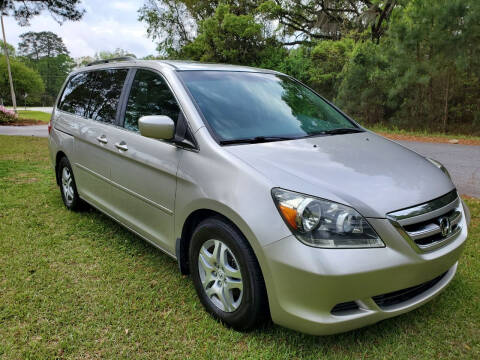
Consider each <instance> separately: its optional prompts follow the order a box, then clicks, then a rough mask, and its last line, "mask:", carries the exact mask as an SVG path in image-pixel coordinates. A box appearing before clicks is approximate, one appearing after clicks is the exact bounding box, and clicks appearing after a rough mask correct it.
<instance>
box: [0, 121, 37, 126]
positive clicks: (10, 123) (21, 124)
mask: <svg viewBox="0 0 480 360" xmlns="http://www.w3.org/2000/svg"><path fill="white" fill-rule="evenodd" d="M27 125H46V123H45V122H43V121H40V120H35V119H17V120H15V121H14V122H8V123H7V122H0V126H27Z"/></svg>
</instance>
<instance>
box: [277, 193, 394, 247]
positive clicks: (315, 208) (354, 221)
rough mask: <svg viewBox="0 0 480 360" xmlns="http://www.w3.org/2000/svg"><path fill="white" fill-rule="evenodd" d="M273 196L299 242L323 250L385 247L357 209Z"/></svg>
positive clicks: (304, 198)
mask: <svg viewBox="0 0 480 360" xmlns="http://www.w3.org/2000/svg"><path fill="white" fill-rule="evenodd" d="M272 196H273V200H274V201H275V204H276V205H277V209H278V211H279V212H280V215H282V218H283V220H284V221H285V223H286V224H287V225H288V227H289V228H290V229H291V230H292V232H293V234H294V235H295V236H296V238H297V239H298V240H300V241H301V242H303V243H304V244H306V245H310V246H315V247H320V248H376V247H384V246H385V244H384V243H383V242H382V240H380V237H379V236H378V235H377V233H376V232H375V230H373V228H372V227H371V226H370V224H369V223H368V222H367V220H365V218H364V217H363V216H362V215H360V214H359V213H358V212H357V211H356V210H355V209H353V208H351V207H348V206H346V205H342V204H338V203H335V202H332V201H328V200H324V199H319V198H315V197H313V196H308V195H304V194H300V193H296V192H293V191H288V190H283V189H279V188H274V189H272Z"/></svg>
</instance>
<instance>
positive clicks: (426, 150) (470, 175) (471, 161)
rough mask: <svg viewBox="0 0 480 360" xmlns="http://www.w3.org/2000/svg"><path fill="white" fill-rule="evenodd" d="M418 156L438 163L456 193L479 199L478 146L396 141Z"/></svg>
mask: <svg viewBox="0 0 480 360" xmlns="http://www.w3.org/2000/svg"><path fill="white" fill-rule="evenodd" d="M398 143H400V144H402V145H403V146H406V147H408V148H410V149H412V150H413V151H416V152H417V153H419V154H420V155H423V156H428V157H430V158H432V159H435V160H438V161H440V162H441V163H442V164H443V165H444V166H445V167H446V168H447V170H448V172H449V173H450V175H451V177H452V179H453V182H454V183H455V185H456V186H457V189H458V192H459V193H460V194H462V195H469V196H474V197H477V198H480V146H472V145H458V144H436V143H423V142H413V141H398Z"/></svg>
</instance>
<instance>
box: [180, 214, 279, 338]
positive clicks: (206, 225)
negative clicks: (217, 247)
mask: <svg viewBox="0 0 480 360" xmlns="http://www.w3.org/2000/svg"><path fill="white" fill-rule="evenodd" d="M212 239H215V240H220V241H221V242H223V243H224V244H225V245H227V247H228V248H229V251H231V252H232V253H233V255H234V258H235V260H234V261H236V262H238V265H239V266H240V273H241V276H242V279H241V280H242V282H243V293H242V296H241V301H240V302H239V305H238V307H237V308H236V309H235V310H234V311H230V312H226V311H223V310H222V309H221V308H219V307H218V306H217V305H215V303H214V302H213V301H212V300H211V299H210V298H209V296H207V293H206V290H205V289H204V287H203V285H202V281H201V275H200V271H201V270H199V253H200V250H201V248H202V246H203V245H204V244H208V243H207V242H208V241H209V240H212ZM189 263H190V272H191V275H192V278H193V283H194V286H195V290H196V291H197V294H198V297H199V298H200V301H201V302H202V304H203V306H204V307H205V309H206V310H207V312H209V313H210V314H211V315H212V316H213V317H214V318H215V319H217V320H219V321H221V322H223V323H225V324H226V325H228V326H231V327H232V328H234V329H236V330H240V331H248V330H251V329H254V328H257V327H259V326H261V325H263V324H265V323H266V322H267V321H268V320H269V319H270V312H269V308H268V299H267V292H266V289H265V282H264V280H263V276H262V272H261V270H260V266H259V264H258V261H257V258H256V257H255V254H254V253H253V250H252V248H251V247H250V245H249V244H248V242H247V240H246V239H245V238H244V237H243V235H242V234H241V233H240V232H239V231H238V230H237V229H236V228H235V227H234V226H233V225H231V224H230V223H228V222H227V221H225V220H223V219H222V218H220V217H218V218H217V217H213V218H209V219H206V220H204V221H202V222H201V223H200V224H199V225H198V226H197V227H196V229H195V230H194V232H193V234H192V238H191V241H190V250H189ZM230 310H231V309H230Z"/></svg>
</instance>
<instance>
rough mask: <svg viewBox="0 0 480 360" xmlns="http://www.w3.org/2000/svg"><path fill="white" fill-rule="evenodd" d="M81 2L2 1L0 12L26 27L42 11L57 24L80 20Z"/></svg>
mask: <svg viewBox="0 0 480 360" xmlns="http://www.w3.org/2000/svg"><path fill="white" fill-rule="evenodd" d="M80 3H81V0H35V1H23V0H2V1H1V2H0V12H1V13H2V14H4V15H7V16H14V17H15V19H16V20H17V21H18V23H19V24H20V25H22V26H24V25H28V24H29V21H30V19H31V18H33V17H34V16H36V15H39V14H40V13H41V12H42V11H44V10H46V11H48V12H49V13H50V14H51V15H52V17H53V18H54V19H55V20H56V21H57V22H59V23H62V22H64V21H66V20H73V21H77V20H80V19H81V18H82V16H83V14H84V13H85V10H84V9H81V8H80V7H79V6H80Z"/></svg>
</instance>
